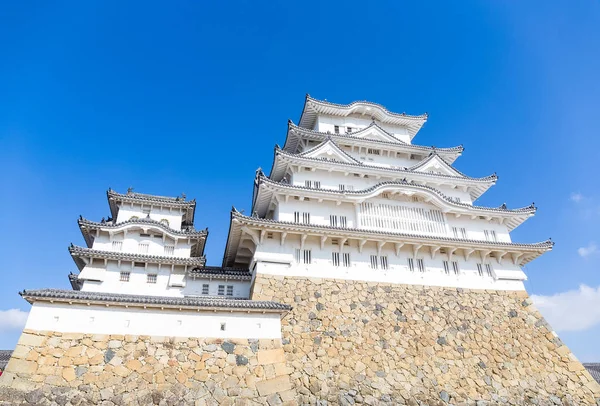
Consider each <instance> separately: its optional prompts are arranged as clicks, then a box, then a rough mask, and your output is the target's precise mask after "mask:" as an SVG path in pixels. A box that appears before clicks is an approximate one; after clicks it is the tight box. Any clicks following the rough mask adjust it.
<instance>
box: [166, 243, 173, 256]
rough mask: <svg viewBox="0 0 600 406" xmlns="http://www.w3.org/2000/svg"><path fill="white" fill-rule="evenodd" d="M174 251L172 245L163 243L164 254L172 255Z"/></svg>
mask: <svg viewBox="0 0 600 406" xmlns="http://www.w3.org/2000/svg"><path fill="white" fill-rule="evenodd" d="M174 253H175V247H174V246H173V245H165V255H173V254H174Z"/></svg>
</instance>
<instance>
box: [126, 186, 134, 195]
mask: <svg viewBox="0 0 600 406" xmlns="http://www.w3.org/2000/svg"><path fill="white" fill-rule="evenodd" d="M127 194H128V195H130V194H133V188H132V187H128V188H127Z"/></svg>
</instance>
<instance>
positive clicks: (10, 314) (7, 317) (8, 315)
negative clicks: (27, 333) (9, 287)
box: [0, 309, 29, 333]
mask: <svg viewBox="0 0 600 406" xmlns="http://www.w3.org/2000/svg"><path fill="white" fill-rule="evenodd" d="M28 315H29V313H27V312H24V311H23V310H19V309H9V310H0V333H6V332H8V331H14V330H21V329H23V327H25V322H26V321H27V316H28Z"/></svg>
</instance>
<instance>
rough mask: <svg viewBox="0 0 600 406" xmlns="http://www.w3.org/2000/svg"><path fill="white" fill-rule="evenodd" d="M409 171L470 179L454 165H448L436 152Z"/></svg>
mask: <svg viewBox="0 0 600 406" xmlns="http://www.w3.org/2000/svg"><path fill="white" fill-rule="evenodd" d="M407 169H408V170H409V171H414V172H423V173H435V174H438V175H446V176H458V177H462V178H467V177H468V176H467V175H465V174H463V173H462V172H460V171H459V170H457V169H455V168H454V167H453V166H452V165H450V164H448V163H447V162H446V161H445V160H444V159H443V158H442V157H441V156H439V155H438V154H436V153H435V152H432V153H431V154H429V156H428V157H427V158H425V159H423V160H422V161H421V162H419V163H418V164H416V165H414V166H411V167H409V168H407Z"/></svg>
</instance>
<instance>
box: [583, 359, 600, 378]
mask: <svg viewBox="0 0 600 406" xmlns="http://www.w3.org/2000/svg"><path fill="white" fill-rule="evenodd" d="M583 366H584V367H585V369H587V370H588V372H589V373H590V375H592V378H594V379H595V380H596V382H598V383H600V363H594V364H583Z"/></svg>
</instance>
